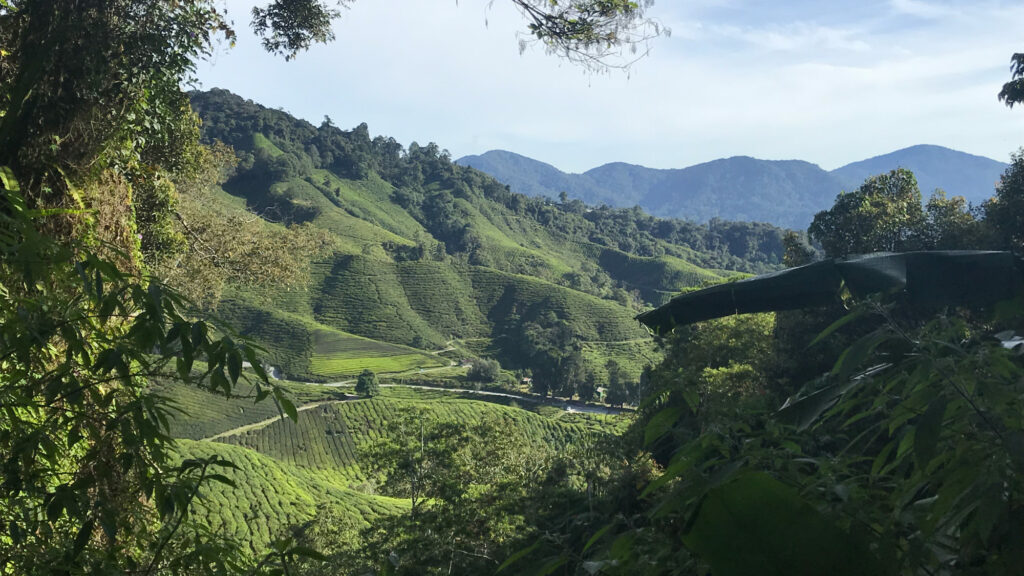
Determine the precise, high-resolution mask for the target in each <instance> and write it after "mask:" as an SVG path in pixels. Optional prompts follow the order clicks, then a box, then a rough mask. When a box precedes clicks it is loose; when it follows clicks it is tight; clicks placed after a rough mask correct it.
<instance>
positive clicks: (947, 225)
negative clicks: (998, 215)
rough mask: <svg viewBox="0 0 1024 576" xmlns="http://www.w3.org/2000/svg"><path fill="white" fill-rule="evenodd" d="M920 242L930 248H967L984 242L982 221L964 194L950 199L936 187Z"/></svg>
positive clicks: (979, 245) (926, 208) (926, 211)
mask: <svg viewBox="0 0 1024 576" xmlns="http://www.w3.org/2000/svg"><path fill="white" fill-rule="evenodd" d="M924 211H925V224H924V227H923V231H922V238H921V244H922V247H923V248H925V249H927V250H964V249H969V248H980V247H981V245H982V244H983V242H984V241H983V232H982V226H981V223H980V222H979V221H978V220H977V219H976V218H975V217H974V214H973V213H972V212H971V209H970V206H968V205H967V200H966V199H965V198H964V197H963V196H953V197H952V198H947V197H946V193H945V192H944V191H942V190H936V191H935V192H934V193H933V194H932V196H931V198H929V199H928V203H927V204H925V207H924Z"/></svg>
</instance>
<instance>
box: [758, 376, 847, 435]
mask: <svg viewBox="0 0 1024 576" xmlns="http://www.w3.org/2000/svg"><path fill="white" fill-rule="evenodd" d="M859 383H860V380H857V379H853V380H841V381H839V382H836V383H834V384H829V385H827V386H825V387H823V388H821V389H819V390H815V391H814V392H812V393H810V394H808V395H806V396H793V397H790V398H788V399H787V400H786V403H785V404H783V405H782V408H779V412H778V414H779V417H780V418H782V419H783V420H784V421H786V422H789V423H791V424H793V425H795V426H796V427H797V428H798V429H800V430H804V429H806V428H808V427H809V426H811V425H812V424H814V423H815V422H816V421H817V420H818V418H819V417H820V416H821V415H822V414H823V413H824V412H825V411H826V410H828V409H829V408H831V407H832V406H834V405H835V404H836V402H838V401H839V399H840V398H842V396H843V395H844V394H846V393H847V392H849V391H850V390H851V389H853V388H854V387H855V386H857V385H858V384H859Z"/></svg>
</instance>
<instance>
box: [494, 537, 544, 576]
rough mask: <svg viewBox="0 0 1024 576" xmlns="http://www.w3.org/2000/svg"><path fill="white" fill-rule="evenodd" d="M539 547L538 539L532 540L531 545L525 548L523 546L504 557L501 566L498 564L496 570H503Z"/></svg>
mask: <svg viewBox="0 0 1024 576" xmlns="http://www.w3.org/2000/svg"><path fill="white" fill-rule="evenodd" d="M539 547H540V540H538V541H536V542H534V543H533V544H532V545H531V546H529V547H527V548H523V549H522V550H519V551H517V552H516V553H515V554H512V555H511V556H509V557H508V558H506V559H505V561H504V562H502V563H501V566H498V570H497V572H502V571H504V570H505V569H506V568H508V567H509V566H511V565H513V564H515V563H516V562H518V561H519V560H521V559H522V558H523V557H524V556H527V555H529V554H530V553H532V552H533V551H534V550H536V549H537V548H539Z"/></svg>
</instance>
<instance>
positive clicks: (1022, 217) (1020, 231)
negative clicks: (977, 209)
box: [984, 149, 1024, 252]
mask: <svg viewBox="0 0 1024 576" xmlns="http://www.w3.org/2000/svg"><path fill="white" fill-rule="evenodd" d="M1011 158H1012V161H1011V163H1010V166H1009V167H1008V168H1007V169H1006V172H1004V173H1003V175H1002V177H1001V178H1000V179H999V186H998V187H997V188H996V195H995V197H994V198H992V199H991V200H989V201H988V202H986V203H985V205H984V211H985V223H986V224H987V225H988V226H989V227H990V228H991V230H992V231H993V232H994V236H995V239H994V241H995V244H996V246H995V247H996V248H1002V249H1011V250H1016V251H1018V252H1020V251H1022V250H1024V149H1022V150H1020V151H1018V152H1017V153H1016V154H1013V155H1012V157H1011Z"/></svg>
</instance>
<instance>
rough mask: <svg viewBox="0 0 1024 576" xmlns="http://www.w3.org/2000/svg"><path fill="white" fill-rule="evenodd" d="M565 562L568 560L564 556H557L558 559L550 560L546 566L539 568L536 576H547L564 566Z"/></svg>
mask: <svg viewBox="0 0 1024 576" xmlns="http://www.w3.org/2000/svg"><path fill="white" fill-rule="evenodd" d="M566 560H568V559H567V558H566V557H565V556H559V557H558V558H554V559H553V560H550V561H549V562H548V563H547V564H545V565H543V566H541V567H540V570H538V571H537V576H547V575H548V574H551V573H552V572H554V571H555V570H558V569H559V568H560V567H561V566H562V565H563V564H565V562H566Z"/></svg>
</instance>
